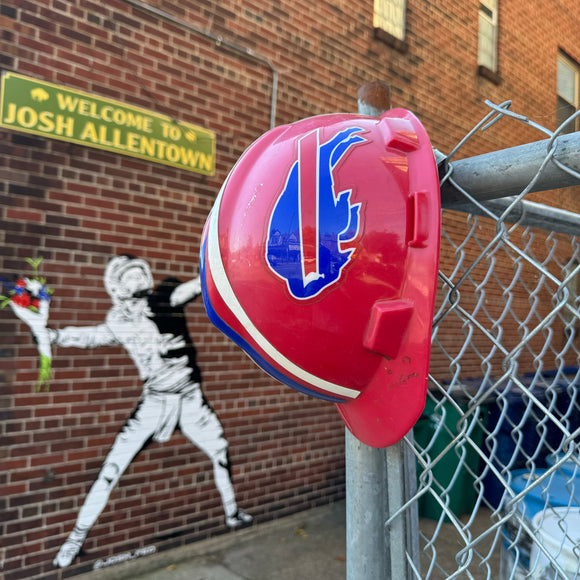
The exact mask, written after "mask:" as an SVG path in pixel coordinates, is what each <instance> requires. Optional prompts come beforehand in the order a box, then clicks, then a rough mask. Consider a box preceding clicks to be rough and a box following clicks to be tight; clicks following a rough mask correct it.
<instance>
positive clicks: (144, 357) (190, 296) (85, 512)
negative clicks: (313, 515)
mask: <svg viewBox="0 0 580 580" xmlns="http://www.w3.org/2000/svg"><path fill="white" fill-rule="evenodd" d="M104 283H105V288H106V290H107V292H108V294H109V296H110V297H111V301H112V303H113V306H112V307H111V308H110V309H109V311H108V312H107V315H106V318H105V322H104V323H102V324H98V325H95V326H68V327H65V328H60V329H53V328H50V327H48V326H47V322H48V301H47V302H46V305H44V307H43V308H42V309H38V310H35V309H30V308H25V307H23V306H20V305H18V304H17V303H14V301H11V303H10V306H11V307H12V310H13V311H14V312H15V314H16V315H17V316H18V317H19V318H20V319H21V320H23V321H24V322H26V323H27V324H28V325H29V327H30V329H31V330H32V333H33V334H34V336H35V337H41V336H42V337H44V336H48V338H49V340H50V344H51V345H56V346H59V347H61V348H69V347H76V348H96V347H103V346H115V345H121V346H123V347H124V348H125V349H126V351H127V353H128V354H129V356H130V357H131V359H132V360H133V362H134V363H135V366H136V367H137V370H138V371H139V376H140V378H141V379H142V381H143V392H142V394H141V397H140V399H139V402H138V404H137V407H136V408H135V410H134V411H133V413H132V415H131V416H130V417H129V419H128V420H127V422H126V423H125V425H124V426H123V427H122V429H121V431H120V432H119V433H118V435H117V437H116V438H115V441H114V443H113V446H112V447H111V450H110V451H109V453H108V455H107V457H106V458H105V460H104V463H103V466H102V467H101V470H100V472H99V475H98V476H97V479H96V481H95V482H94V483H93V485H92V487H91V489H90V490H89V493H88V494H87V496H86V498H85V501H84V503H83V505H82V507H81V509H80V511H79V513H78V517H77V520H76V523H75V525H74V528H73V530H72V531H71V533H70V534H69V536H68V538H67V539H66V540H65V542H64V543H63V544H62V546H61V548H60V550H59V552H58V554H57V555H56V557H55V559H54V562H53V563H54V565H55V566H57V567H59V568H65V567H67V566H69V565H70V564H71V563H72V562H73V560H74V559H75V558H76V557H77V555H78V554H79V552H80V550H81V547H82V545H83V543H84V541H85V538H86V537H87V535H88V533H89V531H90V530H91V528H92V526H93V525H94V524H95V522H96V521H97V518H98V517H99V515H100V514H101V512H102V511H103V510H104V509H105V507H106V505H107V502H108V499H109V495H110V493H111V491H112V490H113V488H114V487H115V485H116V484H117V482H118V481H119V479H120V478H121V476H122V475H123V473H124V472H125V470H126V469H127V467H128V466H129V465H130V463H131V462H132V461H133V459H134V458H135V456H136V455H137V454H138V453H139V452H140V451H141V450H142V449H143V448H144V447H145V446H146V445H147V444H148V443H149V442H151V441H158V442H165V441H167V440H168V439H169V438H170V437H171V435H172V433H173V431H174V430H175V429H176V428H179V429H180V430H181V432H182V433H183V434H184V435H185V436H186V437H187V438H188V439H189V440H190V441H191V442H192V443H193V444H194V445H196V446H197V447H198V448H199V449H201V450H202V451H203V452H204V453H205V454H206V455H207V456H208V457H209V458H210V460H211V461H212V464H213V472H214V478H215V484H216V487H217V489H218V491H219V493H220V496H221V500H222V504H223V508H224V512H225V523H226V525H227V526H228V527H230V528H233V529H235V528H239V527H242V526H244V525H249V524H250V523H251V522H252V516H251V515H249V514H247V513H246V512H244V511H243V510H241V509H239V508H238V506H237V502H236V498H235V493H234V489H233V485H232V481H231V467H230V460H229V456H228V442H227V440H226V438H225V435H224V430H223V428H222V425H221V423H220V420H219V418H218V417H217V415H216V413H215V411H214V410H213V409H212V408H211V406H210V405H209V403H208V402H207V400H206V399H205V396H204V394H203V392H202V390H201V373H200V369H199V367H198V365H197V362H196V350H195V347H194V345H193V342H192V340H191V337H190V335H189V332H188V330H187V323H186V319H185V312H184V307H185V305H186V304H188V303H189V302H191V301H192V300H195V299H196V298H197V297H198V296H199V295H200V294H201V284H200V280H199V277H198V278H195V279H193V280H190V281H188V282H184V283H181V282H179V280H177V279H175V278H167V279H165V280H164V281H163V282H161V284H159V286H157V287H155V288H154V284H153V276H152V273H151V269H150V267H149V264H148V263H147V262H146V261H145V260H142V259H140V258H136V257H135V256H131V255H121V256H116V257H114V258H113V259H111V260H110V262H109V263H108V264H107V266H106V268H105V274H104Z"/></svg>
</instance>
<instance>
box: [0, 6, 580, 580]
mask: <svg viewBox="0 0 580 580" xmlns="http://www.w3.org/2000/svg"><path fill="white" fill-rule="evenodd" d="M575 4H576V3H575V2H574V1H573V0H564V1H562V0H560V1H558V2H556V1H555V0H552V1H549V2H546V3H543V4H542V5H541V6H539V5H538V6H536V5H535V4H531V3H529V2H525V1H523V0H518V1H512V2H507V1H506V2H502V1H501V0H495V1H493V0H486V1H485V2H472V1H468V0H465V1H463V2H459V3H458V2H450V1H448V0H444V1H441V2H428V1H423V0H407V1H406V2H405V1H404V0H398V1H396V0H395V1H387V0H375V2H374V3H373V2H372V1H370V0H369V1H368V2H358V3H354V4H353V3H352V2H346V1H338V2H318V3H309V2H304V1H303V0H292V1H289V0H263V1H261V2H246V1H238V2H236V1H233V0H226V1H221V2H217V1H214V0H208V1H207V2H195V1H193V0H180V1H174V0H142V1H141V0H105V1H98V2H97V1H90V0H41V1H38V0H37V1H31V0H3V1H2V2H1V3H0V30H1V32H2V36H1V40H0V42H1V50H0V64H1V67H2V73H3V85H2V91H3V92H2V97H3V102H2V120H1V126H0V137H1V139H0V147H2V153H3V155H2V158H1V160H0V176H1V180H0V192H1V193H0V195H1V204H0V220H1V222H2V228H1V230H0V236H1V238H2V242H1V244H0V276H2V278H1V280H2V295H3V298H2V300H3V302H2V304H3V308H2V310H1V311H0V340H1V341H2V347H1V349H0V353H1V360H2V364H1V366H0V377H1V378H2V390H1V392H0V402H1V409H2V410H1V413H2V423H1V434H2V450H1V454H2V455H1V459H0V461H1V465H2V468H1V470H0V473H1V475H0V491H1V493H0V497H1V499H0V506H1V507H0V509H1V512H2V518H1V520H0V535H1V537H2V544H1V546H0V569H1V570H2V572H3V574H4V577H5V578H6V579H7V580H9V579H10V580H14V579H17V578H27V579H33V578H61V577H64V576H66V577H69V576H70V575H75V574H80V573H84V572H89V571H91V570H94V569H97V568H100V567H102V566H105V565H111V564H114V563H115V562H119V561H123V560H126V559H129V558H136V557H146V556H147V555H148V554H151V553H153V552H155V551H161V550H167V549H170V548H173V547H177V546H181V545H184V544H185V543H190V542H194V541H197V540H200V539H204V538H207V537H210V536H213V535H218V534H221V533H225V532H227V531H229V530H230V529H236V528H237V527H240V526H243V525H248V524H250V523H259V522H264V521H268V520H271V519H273V518H278V517H282V516H284V515H288V514H290V513H294V512H298V511H300V510H305V509H308V508H311V507H314V506H317V505H321V504H324V503H328V502H332V501H336V500H339V499H342V498H343V497H344V493H345V488H344V446H343V438H344V425H343V423H342V421H341V420H340V418H339V416H338V413H337V412H336V410H335V409H334V407H333V405H332V404H330V403H327V402H324V401H319V400H316V399H313V398H309V397H307V396H305V395H302V394H300V393H297V392H294V391H292V390H291V389H290V388H288V387H285V386H282V385H280V384H279V383H277V382H276V381H275V380H274V379H272V378H270V377H269V376H268V375H266V374H265V373H263V372H262V371H261V370H259V369H258V368H257V367H256V366H255V365H254V364H253V363H251V362H250V361H249V359H248V358H247V357H246V356H245V355H244V354H243V353H242V351H240V350H239V349H238V348H237V347H235V346H234V345H233V344H232V343H231V342H230V341H228V339H226V338H225V337H224V336H223V335H222V334H220V333H219V332H218V331H217V330H216V329H215V328H214V327H213V326H212V325H211V324H210V323H209V321H208V319H207V316H206V314H205V310H204V308H203V304H202V300H201V298H200V297H199V290H198V287H197V286H196V277H197V276H198V274H199V255H200V240H201V237H202V231H203V226H204V223H205V220H206V217H207V215H208V212H209V211H210V210H211V207H212V204H213V201H214V200H215V198H216V195H217V193H218V191H219V189H220V187H221V185H222V183H223V181H224V179H225V178H226V176H227V174H228V172H229V170H230V169H231V168H232V167H233V165H234V164H235V162H236V160H237V159H238V157H239V156H240V155H241V154H242V152H243V151H244V150H245V148H246V147H247V146H248V145H250V144H251V143H252V142H253V141H254V140H255V139H256V138H257V137H259V136H260V135H261V134H263V133H264V132H266V131H267V130H268V129H270V128H271V127H273V126H277V125H282V124H286V123H291V122H293V121H296V120H299V119H302V118H304V117H309V116H313V115H318V114H324V113H332V112H356V111H357V90H358V89H359V87H361V86H362V85H364V84H365V83H368V82H370V81H375V80H380V81H383V82H386V83H388V84H389V85H390V87H391V100H392V105H393V106H394V107H402V108H407V109H409V110H411V111H412V112H413V113H415V114H416V115H417V116H418V117H419V119H420V120H421V121H422V123H423V124H424V126H425V128H426V129H427V132H428V134H429V136H430V138H431V141H432V145H433V147H435V148H437V149H438V150H439V151H441V152H443V153H447V152H449V151H450V150H452V148H453V147H454V146H455V144H456V143H457V142H458V141H459V140H461V139H462V138H463V136H464V135H465V134H466V133H467V132H468V131H469V130H470V129H471V127H473V126H474V125H475V123H476V122H477V121H478V120H479V119H480V118H481V117H483V116H484V115H485V114H486V113H487V111H488V109H487V108H486V106H485V100H486V99H489V100H490V101H492V102H493V103H496V104H499V103H502V102H504V101H506V100H511V101H512V103H513V108H514V110H516V111H517V112H518V113H520V114H523V115H526V116H528V117H529V118H531V119H534V120H541V123H542V124H543V125H544V126H546V127H549V128H550V129H555V128H556V127H557V126H558V124H559V123H561V122H562V121H563V120H564V119H565V118H566V117H567V116H568V115H569V114H570V113H571V112H573V111H574V110H576V109H577V108H578V106H579V98H580V97H579V90H580V87H579V78H580V64H579V63H580V41H579V38H578V15H577V11H576V10H575V8H576V6H575ZM540 138H542V137H541V136H540V135H538V133H537V131H535V130H534V129H532V128H526V127H524V128H522V126H521V125H520V124H513V125H510V124H509V123H506V124H503V125H502V126H501V127H500V128H498V129H497V130H495V131H494V132H493V134H491V133H482V134H481V135H480V136H479V137H478V138H477V139H474V140H472V141H471V142H470V143H469V144H468V145H466V147H465V148H464V149H463V154H469V155H474V154H479V153H484V152H487V151H493V150H497V149H502V148H505V147H510V146H514V145H518V144H522V143H527V142H530V141H535V140H538V139H540ZM542 201H543V202H544V203H548V204H550V205H555V206H557V207H561V208H564V209H575V210H576V211H577V209H578V202H577V201H575V199H574V195H573V194H572V192H571V191H569V190H559V191H557V192H554V194H553V195H552V196H550V199H545V198H544V199H542ZM443 219H444V223H445V225H446V228H447V230H448V231H453V229H454V228H455V227H456V228H458V229H459V228H462V227H464V226H463V225H462V224H463V222H464V218H463V219H460V218H458V217H457V216H456V215H455V214H454V212H444V216H443ZM40 258H42V260H40ZM441 259H442V260H445V259H446V258H445V256H442V257H441ZM127 271H130V272H131V273H132V274H134V276H133V277H124V274H126V273H127ZM26 278H28V280H26ZM34 279H36V282H37V284H36V286H35V285H34V284H32V285H31V280H32V281H34ZM184 283H185V284H184ZM151 289H154V290H155V291H154V292H153V293H152V294H147V292H146V291H148V290H151ZM178 289H180V290H179V292H180V293H179V294H177V290H178ZM28 290H30V292H28ZM39 291H42V292H47V293H48V292H51V294H50V297H51V299H50V302H49V303H48V300H44V304H45V306H42V307H40V303H37V306H38V308H32V309H30V308H28V306H30V305H32V306H34V304H31V303H25V302H22V303H21V304H20V305H19V304H16V305H15V306H14V305H12V304H9V303H10V302H15V300H14V297H15V296H16V297H19V298H18V300H24V299H25V298H26V299H28V298H30V297H31V296H32V299H34V292H36V295H38V292H39ZM139 292H142V294H139ZM164 293H165V294H164ZM146 295H147V298H146V297H145V296H146ZM163 296H165V298H164V299H165V302H163V300H162V298H163ZM27 297H28V298H27ZM152 297H154V298H155V300H154V299H153V298H152ZM18 300H16V302H17V301H18ZM132 301H133V302H132ZM47 304H49V308H48V309H47V308H46V305H47ZM18 306H20V307H21V308H23V309H25V310H26V311H27V312H32V313H33V314H32V315H28V318H27V317H26V316H27V315H25V314H23V311H22V310H18ZM169 307H171V308H175V312H174V314H175V319H176V320H178V322H176V323H175V325H173V326H170V327H162V325H160V324H157V326H155V327H153V326H151V325H150V324H148V323H147V324H146V323H145V322H144V319H143V310H139V308H142V309H145V308H146V309H149V310H147V312H148V314H147V315H146V316H145V318H147V320H149V321H150V320H151V319H152V317H153V315H154V314H155V313H156V312H157V310H156V309H161V308H165V309H166V310H167V309H168V308H169ZM172 312H173V311H172ZM19 313H20V316H19ZM151 313H153V314H151ZM280 323H281V324H284V321H283V320H281V321H280ZM47 328H48V329H49V330H46V329H47ZM190 339H191V342H190ZM192 344H193V345H194V347H195V352H194V351H193V350H192V348H191V346H192ZM179 349H183V350H180V351H179V353H178V354H176V355H175V356H174V357H173V358H171V361H170V362H172V363H174V364H173V366H171V368H169V367H168V366H167V364H168V363H167V361H168V358H167V357H166V356H165V355H166V354H167V352H168V351H175V350H179ZM177 359H179V361H180V362H179V363H177V362H176V361H177ZM194 359H195V360H194ZM177 364H180V365H182V366H181V367H180V369H179V370H180V371H183V373H184V374H183V375H180V376H181V378H182V379H183V380H182V381H181V382H179V380H177V379H176V380H175V381H171V380H169V378H168V377H172V376H173V374H172V373H174V371H175V369H176V367H175V365H177ZM445 364H447V362H446V361H438V360H435V361H433V365H434V366H437V367H438V368H444V366H445ZM199 372H201V376H202V377H203V380H202V381H200V376H199ZM474 372H476V371H475V370H474ZM39 373H40V374H39ZM186 375H187V378H184V377H186ZM180 380H181V379H180ZM200 382H201V387H200V386H199V384H200ZM152 394H153V396H152ZM147 413H150V414H149V415H148V414H147ZM190 423H191V424H190ZM124 445H125V447H123V446H124Z"/></svg>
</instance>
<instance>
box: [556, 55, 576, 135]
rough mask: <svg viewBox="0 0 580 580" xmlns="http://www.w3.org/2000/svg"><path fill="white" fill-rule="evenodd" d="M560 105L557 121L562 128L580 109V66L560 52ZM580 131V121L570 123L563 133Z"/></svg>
mask: <svg viewBox="0 0 580 580" xmlns="http://www.w3.org/2000/svg"><path fill="white" fill-rule="evenodd" d="M557 86H558V88H557V92H558V104H557V114H556V121H557V123H558V126H560V125H561V124H562V123H563V122H564V121H565V120H566V119H568V117H570V115H573V114H574V113H575V112H576V111H577V110H578V108H579V107H580V96H579V93H580V66H579V65H578V63H577V62H575V61H573V60H572V59H571V58H568V57H567V56H566V55H565V54H563V53H562V52H560V54H558V83H557ZM579 130H580V121H579V120H578V119H576V121H575V122H571V123H568V124H567V125H566V126H565V127H564V128H563V130H562V133H573V132H574V131H579Z"/></svg>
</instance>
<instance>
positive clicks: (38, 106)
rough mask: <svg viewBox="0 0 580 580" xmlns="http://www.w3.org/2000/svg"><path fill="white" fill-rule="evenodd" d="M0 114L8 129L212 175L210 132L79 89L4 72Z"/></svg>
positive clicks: (213, 151) (213, 154) (212, 150)
mask: <svg viewBox="0 0 580 580" xmlns="http://www.w3.org/2000/svg"><path fill="white" fill-rule="evenodd" d="M0 115H1V116H0V126H1V127H6V128H8V129H14V130H16V131H24V132H26V133H34V134H35V135H42V136H44V137H50V138H52V139H60V140H62V141H70V142H71V143H77V144H80V145H86V146H88V147H96V148H98V149H105V150H106V151H113V152H115V153H121V154H123V155H130V156H131V157H138V158H140V159H147V160H149V161H155V162H157V163H163V164H165V165H171V166H172V167H179V168H180V169H185V170H187V171H193V172H195V173H203V174H204V175H213V174H214V173H215V133H214V132H213V131H209V130H208V129H204V128H203V127H198V126H196V125H191V124H189V123H184V122H181V121H176V120H174V119H172V118H171V117H169V116H167V115H159V114H157V113H153V112H151V111H148V110H147V109H142V108H140V107H133V106H131V105H126V104H124V103H121V102H120V101H115V100H112V99H106V98H103V97H98V96H95V95H91V94H88V93H85V92H83V91H77V90H74V89H69V88H67V87H63V86H59V85H55V84H52V83H47V82H44V81H41V80H38V79H33V78H30V77H25V76H22V75H19V74H16V73H12V72H5V73H4V74H3V75H2V88H1V94H0Z"/></svg>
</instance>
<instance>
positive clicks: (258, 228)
mask: <svg viewBox="0 0 580 580" xmlns="http://www.w3.org/2000/svg"><path fill="white" fill-rule="evenodd" d="M439 233H440V199H439V180H438V176H437V167H436V164H435V159H434V156H433V152H432V149H431V145H430V143H429V139H428V137H427V134H426V132H425V130H424V128H423V126H422V125H421V123H420V122H419V121H418V120H417V118H416V117H415V116H414V115H413V114H412V113H410V112H408V111H405V110H402V109H394V110H390V111H388V112H387V113H385V114H383V115H382V116H381V117H365V116H360V115H350V114H334V115H323V116H319V117H312V118H309V119H304V120H302V121H299V122H296V123H293V124H291V125H286V126H281V127H277V128H276V129H273V130H271V131H269V132H268V133H266V134H265V135H263V136H262V137H261V138H259V139H258V140H257V141H256V142H255V143H254V144H253V145H251V146H250V147H249V148H248V149H247V151H246V152H245V153H244V154H243V155H242V156H241V157H240V159H239V161H238V162H237V164H236V165H235V167H234V168H233V169H232V171H231V172H230V174H229V176H228V177H227V179H226V181H225V183H224V185H223V187H222V189H221V191H220V193H219V196H218V198H217V200H216V202H215V205H214V208H213V210H212V212H211V214H210V216H209V218H208V220H207V223H206V227H205V230H204V235H203V247H202V260H201V262H202V265H201V270H202V289H203V298H204V304H205V307H206V310H207V312H208V315H209V317H210V319H211V321H212V322H213V323H214V324H215V325H216V326H217V327H218V328H219V329H220V330H222V331H223V332H224V333H225V334H226V335H227V336H229V337H230V338H231V339H232V340H234V341H235V342H236V343H237V344H238V345H239V346H240V347H241V348H243V349H244V350H245V351H246V353H248V355H249V356H250V357H251V358H252V359H253V360H254V361H255V362H256V363H257V364H258V365H260V366H261V367H262V368H263V369H264V370H266V371H267V372H268V373H270V374H271V375H272V376H273V377H275V378H276V379H278V380H280V381H281V382H283V383H286V384H287V385H289V386H291V387H293V388H295V389H298V390H299V391H302V392H304V393H308V394H309V395H313V396H315V397H319V398H321V399H326V400H328V401H332V402H334V403H336V406H337V408H338V410H339V412H340V414H341V415H342V417H343V419H344V421H345V423H346V425H347V427H348V428H349V429H350V430H351V431H352V433H353V434H354V435H355V437H357V438H358V439H359V440H360V441H362V442H363V443H366V444H367V445H371V446H373V447H386V446H388V445H391V444H393V443H395V442H396V441H398V440H399V439H401V438H402V437H403V436H404V435H405V434H406V433H407V432H408V431H409V429H410V428H411V427H412V426H413V424H414V423H415V421H416V420H417V419H418V418H419V416H420V414H421V411H422V410H423V407H424V404H425V395H426V389H427V375H428V367H429V352H430V343H431V324H432V318H433V307H434V297H435V289H436V280H437V265H438V258H439Z"/></svg>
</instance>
